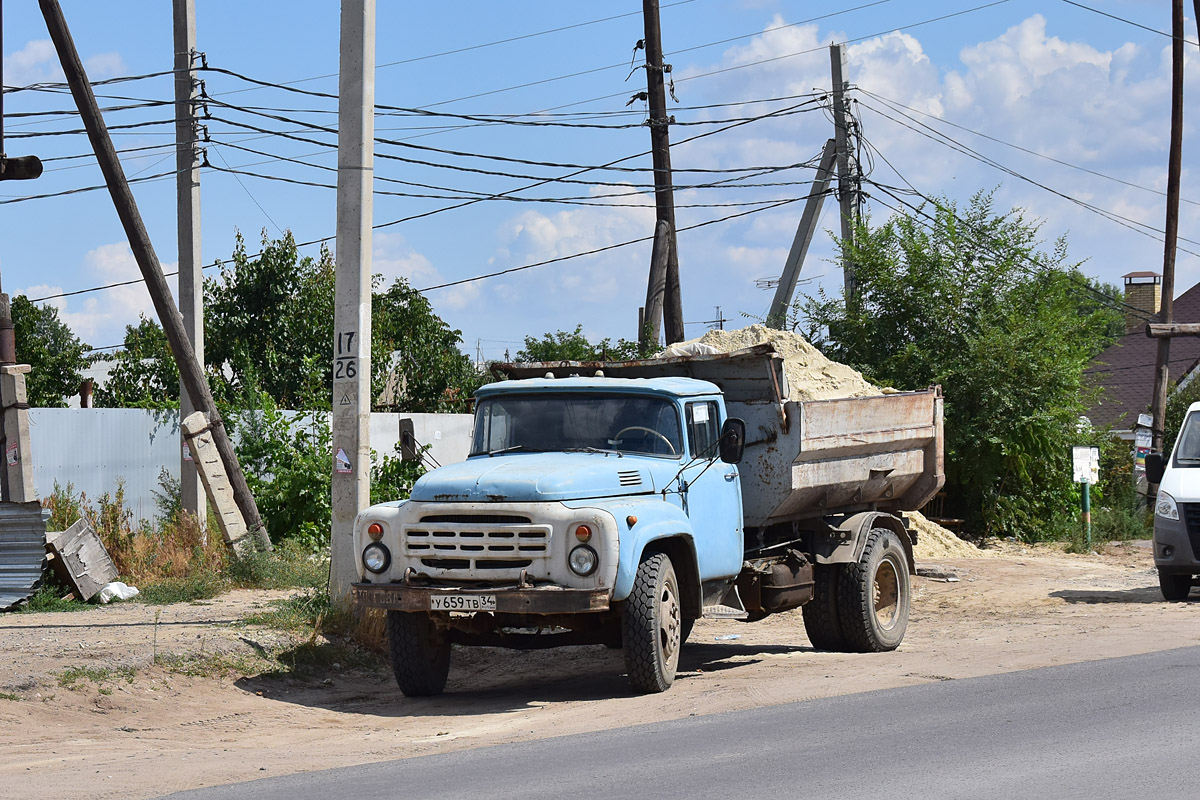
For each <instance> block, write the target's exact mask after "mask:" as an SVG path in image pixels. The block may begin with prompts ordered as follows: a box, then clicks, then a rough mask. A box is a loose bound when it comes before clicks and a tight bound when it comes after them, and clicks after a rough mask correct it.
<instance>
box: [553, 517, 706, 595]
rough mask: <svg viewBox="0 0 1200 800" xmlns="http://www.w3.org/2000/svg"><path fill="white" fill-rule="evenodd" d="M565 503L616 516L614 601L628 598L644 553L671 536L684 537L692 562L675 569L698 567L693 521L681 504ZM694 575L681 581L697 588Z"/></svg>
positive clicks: (677, 565)
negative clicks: (618, 549) (618, 545)
mask: <svg viewBox="0 0 1200 800" xmlns="http://www.w3.org/2000/svg"><path fill="white" fill-rule="evenodd" d="M566 505H568V506H572V507H576V508H580V507H588V508H598V509H601V510H604V511H607V512H608V513H610V514H612V515H613V516H614V517H616V519H617V530H619V531H620V538H621V552H620V555H619V556H618V561H617V565H618V566H617V579H616V582H615V584H614V585H613V595H612V599H613V600H614V601H616V600H624V599H626V598H627V597H629V593H630V592H631V591H633V578H634V576H635V575H636V574H637V568H638V563H639V561H640V560H641V557H642V553H644V552H645V550H646V548H647V547H648V546H649V545H651V544H653V543H654V542H656V541H660V540H663V539H672V538H673V539H682V540H683V541H684V543H685V544H686V546H687V548H688V550H689V551H690V553H691V557H692V563H691V564H676V565H675V568H676V569H677V570H683V569H689V570H694V569H695V563H696V544H695V537H694V535H693V531H692V521H691V520H690V519H688V516H687V514H685V513H683V509H681V508H679V507H678V506H675V505H672V504H671V503H665V502H663V501H662V500H660V499H657V498H656V497H653V496H648V497H641V498H638V497H625V498H613V499H612V500H589V501H584V502H580V503H578V504H574V503H567V504H566ZM631 517H632V518H635V519H636V520H637V521H636V522H635V523H634V524H633V525H630V524H629V519H630V518H631ZM692 577H693V578H694V580H688V579H687V578H684V577H683V576H680V580H681V581H683V582H686V583H691V584H694V585H696V586H697V587H698V586H699V579H698V576H692Z"/></svg>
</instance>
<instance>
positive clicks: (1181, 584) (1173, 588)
mask: <svg viewBox="0 0 1200 800" xmlns="http://www.w3.org/2000/svg"><path fill="white" fill-rule="evenodd" d="M1158 588H1159V589H1160V590H1162V596H1163V599H1164V600H1170V601H1171V602H1175V601H1177V600H1187V596H1188V593H1189V592H1191V591H1192V576H1191V575H1190V574H1186V573H1185V574H1182V575H1180V574H1178V573H1171V572H1163V571H1162V570H1161V569H1160V570H1159V571H1158Z"/></svg>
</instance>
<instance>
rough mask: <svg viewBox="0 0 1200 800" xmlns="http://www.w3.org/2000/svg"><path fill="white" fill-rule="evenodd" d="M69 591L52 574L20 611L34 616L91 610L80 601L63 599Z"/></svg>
mask: <svg viewBox="0 0 1200 800" xmlns="http://www.w3.org/2000/svg"><path fill="white" fill-rule="evenodd" d="M69 591H71V590H70V589H68V588H66V587H65V586H63V585H62V584H60V583H59V582H58V580H57V579H55V578H54V576H53V574H51V575H50V576H48V578H47V579H46V581H45V582H44V583H43V584H42V586H41V588H40V589H38V590H37V591H36V592H34V595H33V597H31V598H29V602H27V603H25V605H23V606H21V608H20V609H19V611H20V612H21V613H26V614H33V613H38V612H41V611H87V610H88V609H89V608H91V606H89V605H88V604H87V603H81V602H79V601H78V600H65V599H63V598H64V596H65V595H66V594H67V593H68V592H69Z"/></svg>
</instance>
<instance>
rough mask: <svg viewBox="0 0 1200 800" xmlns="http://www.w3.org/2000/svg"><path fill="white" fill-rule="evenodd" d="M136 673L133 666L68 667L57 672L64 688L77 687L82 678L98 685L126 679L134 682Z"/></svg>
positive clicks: (127, 681) (59, 681)
mask: <svg viewBox="0 0 1200 800" xmlns="http://www.w3.org/2000/svg"><path fill="white" fill-rule="evenodd" d="M135 674H136V672H135V670H134V669H133V667H67V668H66V669H64V670H63V671H62V672H59V673H57V677H58V685H59V686H61V687H63V688H64V689H75V688H77V687H76V684H78V683H79V681H81V680H89V681H91V682H92V683H94V684H96V685H100V684H104V683H110V682H112V681H115V680H118V679H122V678H123V679H124V680H125V682H126V683H133V678H134V675H135Z"/></svg>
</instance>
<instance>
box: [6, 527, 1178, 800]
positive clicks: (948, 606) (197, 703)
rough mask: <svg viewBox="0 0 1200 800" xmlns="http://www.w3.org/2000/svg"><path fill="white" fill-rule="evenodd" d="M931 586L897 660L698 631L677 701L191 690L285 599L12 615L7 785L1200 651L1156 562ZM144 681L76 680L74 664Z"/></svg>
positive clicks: (505, 670) (28, 788) (201, 770)
mask: <svg viewBox="0 0 1200 800" xmlns="http://www.w3.org/2000/svg"><path fill="white" fill-rule="evenodd" d="M938 564H939V565H942V566H944V567H947V568H949V569H951V570H953V571H954V572H956V573H957V575H958V576H959V577H960V579H961V580H960V581H959V582H956V583H945V582H940V581H935V580H930V579H926V578H917V579H916V581H915V598H914V606H913V615H912V619H911V622H910V624H909V629H908V635H907V637H906V639H905V641H904V644H903V645H902V646H901V647H900V649H899V650H897V651H896V652H894V653H884V654H877V655H841V654H834V653H824V652H818V651H814V650H813V649H812V648H811V647H810V645H809V644H808V640H807V639H806V638H805V636H804V630H803V625H802V624H801V622H800V616H799V613H794V614H785V615H779V616H777V617H772V618H769V619H768V620H764V621H763V622H759V623H754V624H750V625H746V624H741V623H737V622H729V621H707V620H702V621H700V622H698V623H697V625H696V628H695V630H694V632H693V634H692V638H691V641H690V642H689V644H688V645H687V646H686V647H685V648H684V651H683V655H682V659H681V664H680V668H681V673H680V675H679V678H678V680H677V681H676V684H675V686H674V687H672V688H671V690H670V691H668V692H666V693H664V694H662V695H655V696H649V697H642V696H635V695H632V694H631V693H630V691H629V689H628V688H627V685H626V682H625V678H624V676H623V674H622V673H623V666H622V661H621V655H620V653H619V651H609V650H606V649H605V648H603V647H598V646H597V647H578V648H564V649H559V650H550V651H539V652H528V653H522V652H509V651H501V650H488V649H480V650H456V652H455V656H454V657H455V661H454V665H453V667H452V670H451V675H450V685H449V688H448V692H449V693H448V694H446V695H444V696H442V697H438V698H431V699H422V700H409V699H405V698H404V697H402V696H401V695H400V694H399V693H398V691H397V690H396V688H395V684H394V683H393V682H392V679H391V676H390V675H389V674H387V672H386V671H383V670H381V671H369V670H349V669H343V670H335V671H331V672H330V673H329V674H328V675H327V676H324V675H322V676H317V677H316V678H314V679H311V680H307V681H300V680H296V679H293V678H278V677H270V676H254V675H251V676H237V675H232V676H229V677H226V678H212V677H187V676H182V675H178V674H174V673H171V672H167V671H164V670H163V669H162V668H160V667H157V666H154V664H153V661H154V655H155V653H156V652H157V653H158V654H160V655H162V654H186V653H196V652H199V651H201V650H203V651H204V652H207V653H212V652H214V651H222V652H231V653H238V652H248V650H249V648H251V647H253V646H254V645H256V644H257V645H268V646H269V645H270V644H272V642H273V641H274V640H273V639H272V637H278V636H280V634H277V633H274V632H271V631H265V630H261V629H255V628H246V627H239V626H234V625H232V624H231V623H232V622H234V621H235V620H237V619H239V618H240V617H242V616H244V615H245V614H247V613H248V612H250V611H251V610H253V609H254V607H255V606H259V605H261V604H263V603H265V602H268V601H269V600H270V599H273V598H278V597H280V596H282V595H284V594H285V593H280V592H272V593H256V594H252V593H249V592H235V593H232V594H230V595H226V596H225V597H222V598H220V599H218V600H217V601H214V602H212V603H211V604H206V605H188V604H182V605H178V606H170V607H166V608H163V609H160V610H158V611H157V613H158V614H159V618H158V620H157V624H156V622H155V614H156V609H155V608H153V607H148V606H142V605H139V604H136V603H132V604H126V605H124V606H119V607H110V608H103V609H95V610H92V611H86V612H79V613H73V614H35V615H12V614H10V615H6V616H0V693H3V698H4V699H0V786H3V787H4V792H3V794H4V796H6V797H20V798H27V799H28V800H40V799H41V798H47V800H49V798H59V797H63V796H71V797H78V798H124V799H125V800H137V799H138V798H147V797H157V796H160V795H163V794H166V793H168V792H171V791H176V790H180V789H185V788H192V787H197V786H203V785H213V784H218V783H230V782H235V781H241V780H248V779H253V778H259V777H264V776H268V775H281V774H288V773H295V772H302V771H307V770H314V769H323V768H327V767H333V766H347V765H353V764H358V763H366V762H371V761H379V760H384V759H392V758H400V757H405V756H413V755H421V754H427V753H433V752H438V751H445V750H451V749H461V748H467V747H478V746H482V745H488V744H494V743H499V742H509V741H517V740H522V739H530V738H538V737H545V736H556V735H560V734H566V733H581V732H587V731H594V730H601V729H607V728H614V727H621V726H626V725H632V724H637V723H641V722H649V721H654V720H662V719H672V718H678V717H684V716H688V715H693V714H712V713H717V712H721V711H727V710H733V709H739V708H749V707H755V706H762V705H769V704H774V703H781V702H787V701H793V700H802V699H805V698H815V697H824V696H829V695H833V694H843V693H850V692H860V691H869V690H872V689H882V688H888V687H895V686H903V685H910V684H916V683H922V682H928V681H942V680H954V679H960V678H968V677H973V676H979V675H988V674H994V673H999V672H1008V671H1013V670H1020V669H1029V668H1033V667H1039V666H1048V665H1052V664H1062V663H1070V662H1078V661H1086V660H1091V659H1097V658H1106V657H1109V656H1118V655H1131V654H1135V653H1145V652H1151V651H1156V650H1165V649H1170V648H1175V647H1183V646H1187V645H1194V644H1200V592H1197V593H1194V596H1195V597H1197V599H1194V600H1193V601H1192V602H1191V603H1164V602H1162V601H1161V598H1160V596H1159V594H1158V588H1157V582H1156V578H1155V576H1154V574H1153V572H1152V570H1151V562H1150V557H1149V553H1148V551H1146V550H1145V549H1143V548H1139V547H1135V546H1122V547H1110V548H1107V549H1106V552H1105V554H1104V555H1092V556H1067V555H1062V554H1058V553H1055V552H1053V551H1049V550H1041V549H1039V550H1037V551H1029V552H1024V551H1022V550H1021V549H1020V548H1016V547H1009V548H1007V550H1006V551H1005V552H1004V553H1003V554H1001V555H997V556H993V557H988V558H975V559H946V560H943V561H939V562H938ZM730 636H736V637H737V638H728V637H730ZM80 666H84V667H86V666H92V667H103V666H107V667H113V666H124V667H129V668H133V671H131V672H123V673H114V677H112V678H111V679H109V680H106V681H102V682H101V683H100V684H96V683H93V682H92V681H89V680H79V681H76V682H75V684H74V688H67V687H64V686H61V685H59V680H58V678H57V677H56V676H57V675H61V674H63V671H64V670H67V669H69V668H71V667H80Z"/></svg>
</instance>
